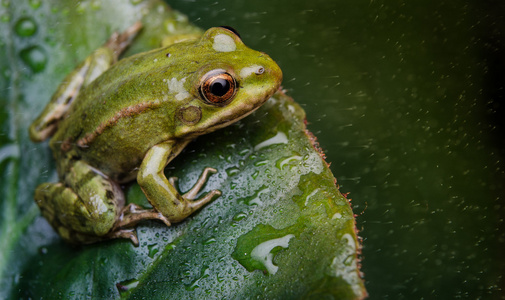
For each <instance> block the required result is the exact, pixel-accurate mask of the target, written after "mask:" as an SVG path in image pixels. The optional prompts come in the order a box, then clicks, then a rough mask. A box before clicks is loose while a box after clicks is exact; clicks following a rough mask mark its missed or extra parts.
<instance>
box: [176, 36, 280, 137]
mask: <svg viewBox="0 0 505 300" xmlns="http://www.w3.org/2000/svg"><path fill="white" fill-rule="evenodd" d="M190 51H193V54H192V59H191V61H192V62H194V63H196V62H198V63H197V64H196V65H198V67H197V68H195V71H194V72H193V73H192V74H191V75H189V78H188V79H190V80H187V81H186V84H187V85H189V86H187V89H188V90H189V91H190V93H189V94H191V96H192V97H190V99H187V101H183V103H181V104H182V105H181V106H180V107H179V108H178V109H177V111H176V116H175V117H176V119H177V120H176V122H175V123H176V124H177V125H176V128H175V136H176V137H181V138H192V137H195V136H198V135H201V134H205V133H208V132H210V131H214V130H216V129H218V128H222V127H225V126H227V125H229V124H231V123H233V122H235V121H238V120H240V119H241V118H243V117H245V116H247V115H249V114H250V113H252V112H253V111H254V110H256V109H257V108H258V107H260V106H261V105H262V104H263V103H265V101H267V100H268V99H269V98H270V97H271V96H272V95H273V94H274V93H275V92H276V91H277V90H278V89H279V87H280V84H281V81H282V72H281V69H280V68H279V66H278V65H277V64H276V63H275V62H274V61H273V60H272V59H271V58H270V57H269V56H268V55H266V54H265V53H262V52H258V51H255V50H252V49H250V48H248V47H246V46H245V45H244V43H243V42H242V40H241V39H240V36H239V35H238V34H237V33H236V32H235V31H234V30H232V29H231V28H227V27H215V28H211V29H209V30H207V31H206V32H205V33H204V35H203V36H202V37H201V38H200V40H198V41H196V42H195V44H194V46H193V47H192V49H191V50H190Z"/></svg>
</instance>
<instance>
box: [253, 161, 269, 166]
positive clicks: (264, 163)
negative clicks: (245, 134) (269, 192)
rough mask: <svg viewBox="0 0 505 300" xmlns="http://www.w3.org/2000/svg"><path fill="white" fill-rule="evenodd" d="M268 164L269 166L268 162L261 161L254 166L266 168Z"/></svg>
mask: <svg viewBox="0 0 505 300" xmlns="http://www.w3.org/2000/svg"><path fill="white" fill-rule="evenodd" d="M266 164H268V160H260V161H257V162H255V163H254V166H255V167H260V166H264V165H266Z"/></svg>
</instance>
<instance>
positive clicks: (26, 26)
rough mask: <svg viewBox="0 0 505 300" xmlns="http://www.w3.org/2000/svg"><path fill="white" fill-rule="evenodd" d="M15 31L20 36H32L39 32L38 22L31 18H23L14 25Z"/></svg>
mask: <svg viewBox="0 0 505 300" xmlns="http://www.w3.org/2000/svg"><path fill="white" fill-rule="evenodd" d="M14 31H15V32H16V34H17V35H19V36H23V37H25V36H32V35H34V34H35V32H37V24H35V22H34V21H33V19H31V18H28V17H25V18H21V19H19V21H17V23H16V25H15V26H14Z"/></svg>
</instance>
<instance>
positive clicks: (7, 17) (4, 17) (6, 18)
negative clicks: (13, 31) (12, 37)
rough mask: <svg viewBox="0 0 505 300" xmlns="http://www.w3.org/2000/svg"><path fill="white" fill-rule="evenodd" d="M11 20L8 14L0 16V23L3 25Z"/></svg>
mask: <svg viewBox="0 0 505 300" xmlns="http://www.w3.org/2000/svg"><path fill="white" fill-rule="evenodd" d="M10 20H11V17H10V16H9V15H8V14H5V15H2V16H0V21H2V22H3V23H8V22H9V21H10Z"/></svg>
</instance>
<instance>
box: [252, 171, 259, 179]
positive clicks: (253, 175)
mask: <svg viewBox="0 0 505 300" xmlns="http://www.w3.org/2000/svg"><path fill="white" fill-rule="evenodd" d="M259 174H260V172H259V171H256V172H254V173H252V174H251V177H252V178H253V179H256V177H258V175H259Z"/></svg>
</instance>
